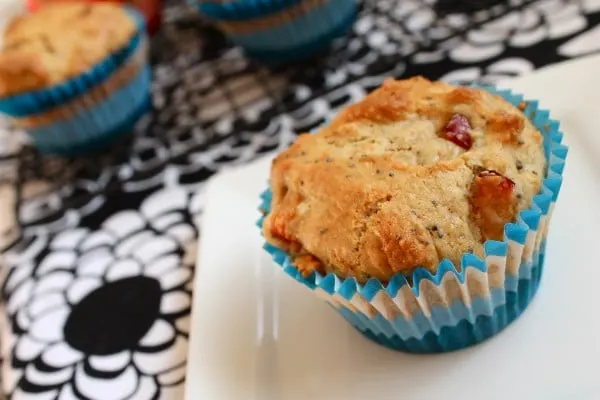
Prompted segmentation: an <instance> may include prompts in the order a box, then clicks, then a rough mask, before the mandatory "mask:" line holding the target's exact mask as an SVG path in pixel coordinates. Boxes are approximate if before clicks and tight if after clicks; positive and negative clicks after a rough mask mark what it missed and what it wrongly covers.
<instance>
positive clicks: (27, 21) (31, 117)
mask: <svg viewBox="0 0 600 400" xmlns="http://www.w3.org/2000/svg"><path fill="white" fill-rule="evenodd" d="M146 46H147V44H146V38H145V33H144V30H143V21H142V18H141V17H140V15H139V14H138V13H137V12H135V11H133V10H132V9H129V8H123V7H121V6H118V5H114V4H110V3H94V4H85V3H55V4H50V5H48V6H45V7H43V8H41V9H40V10H39V11H37V12H35V13H31V14H25V15H22V16H19V17H17V18H15V19H14V20H13V21H12V22H11V23H10V25H9V26H8V28H7V30H6V32H5V34H4V48H3V49H2V51H1V52H0V112H2V113H3V114H6V115H7V116H9V117H11V118H12V122H13V123H14V125H16V126H17V127H18V128H22V129H25V130H26V131H28V132H29V133H30V134H31V135H32V138H33V141H34V144H35V145H36V146H37V147H38V148H39V149H40V150H42V151H47V152H55V153H74V152H79V151H84V150H93V149H95V148H97V147H98V146H102V145H106V144H108V143H110V142H111V141H112V140H114V139H115V138H116V137H117V136H119V135H120V134H121V133H123V132H127V131H128V130H129V129H130V128H131V126H132V125H133V123H135V122H136V121H137V119H138V118H139V117H140V115H141V114H142V113H144V112H145V111H146V110H147V108H148V105H149V87H150V71H149V67H148V64H147V49H146Z"/></svg>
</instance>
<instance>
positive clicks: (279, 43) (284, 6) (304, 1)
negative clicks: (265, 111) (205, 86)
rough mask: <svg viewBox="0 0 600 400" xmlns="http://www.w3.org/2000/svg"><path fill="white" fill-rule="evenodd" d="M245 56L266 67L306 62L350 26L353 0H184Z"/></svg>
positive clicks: (352, 19) (352, 17)
mask: <svg viewBox="0 0 600 400" xmlns="http://www.w3.org/2000/svg"><path fill="white" fill-rule="evenodd" d="M190 1H191V2H193V5H195V6H196V7H197V8H198V10H199V11H200V13H201V14H203V15H205V16H206V17H208V18H209V19H210V20H212V21H213V22H214V23H215V24H216V25H217V26H218V28H219V29H220V30H222V31H223V32H224V33H225V34H227V35H228V36H229V38H230V39H231V40H232V41H233V42H234V43H235V44H236V45H238V46H240V47H242V48H243V49H244V51H245V52H246V54H247V55H248V56H250V57H252V58H256V59H259V60H261V61H264V62H267V63H280V62H288V61H293V60H299V59H302V58H306V57H309V56H311V55H313V54H314V53H316V52H318V51H320V50H322V49H324V48H326V47H327V45H329V44H330V43H331V41H333V40H334V39H336V38H338V37H340V36H343V35H344V34H345V33H346V32H347V31H348V30H349V29H350V28H351V27H352V25H353V24H354V21H355V20H356V14H357V1H356V0H294V1H291V0H265V1H255V0H232V1H229V0H226V1H221V2H215V1H211V0H190Z"/></svg>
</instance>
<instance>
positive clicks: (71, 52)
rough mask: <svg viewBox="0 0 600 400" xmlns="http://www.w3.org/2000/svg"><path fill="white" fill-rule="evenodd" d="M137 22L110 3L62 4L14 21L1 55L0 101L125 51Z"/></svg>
mask: <svg viewBox="0 0 600 400" xmlns="http://www.w3.org/2000/svg"><path fill="white" fill-rule="evenodd" d="M135 31H136V24H135V21H134V20H133V19H132V18H131V17H130V16H129V15H128V14H127V13H126V12H125V10H124V9H123V8H122V7H121V6H119V5H116V4H112V3H85V2H73V3H70V2H64V3H63V2H58V3H52V4H48V5H45V6H44V7H42V8H41V9H40V10H39V11H36V12H34V13H30V14H24V15H22V16H19V17H17V18H15V19H14V20H13V21H12V22H11V23H10V24H9V26H8V28H7V30H6V31H5V33H4V47H3V48H2V50H1V51H0V96H10V95H14V94H18V93H23V92H28V91H32V90H39V89H43V88H46V87H49V86H52V85H55V84H58V83H61V82H63V81H65V80H68V79H70V78H73V77H75V76H77V75H79V74H81V73H82V72H85V71H87V70H89V69H90V68H91V67H92V66H94V65H95V64H97V63H98V62H100V61H102V60H103V59H104V58H105V57H107V56H108V55H110V54H112V53H114V52H116V51H118V50H119V49H120V48H122V47H123V46H124V45H125V44H126V43H127V42H128V41H129V40H130V39H131V37H132V36H133V35H134V33H135Z"/></svg>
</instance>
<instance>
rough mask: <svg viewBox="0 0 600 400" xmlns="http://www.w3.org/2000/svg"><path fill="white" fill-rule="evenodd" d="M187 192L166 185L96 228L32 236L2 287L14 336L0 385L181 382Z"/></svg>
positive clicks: (127, 389)
mask: <svg viewBox="0 0 600 400" xmlns="http://www.w3.org/2000/svg"><path fill="white" fill-rule="evenodd" d="M190 197H191V196H190V195H189V194H188V192H186V191H185V190H184V189H182V188H180V187H175V188H166V189H163V190H160V191H157V192H155V193H154V194H152V195H151V196H149V197H148V198H147V199H146V200H145V201H144V202H143V203H142V204H141V207H140V211H139V212H138V211H132V210H126V211H122V212H119V213H116V214H114V215H112V216H111V217H109V218H108V219H107V220H106V221H104V223H103V224H102V227H101V229H99V230H96V231H93V232H92V231H90V230H89V229H86V228H74V229H69V230H65V231H63V232H62V233H60V234H58V235H57V236H55V237H54V238H52V239H51V240H50V241H48V240H46V239H45V238H42V237H40V238H37V239H36V240H33V241H31V243H30V244H29V246H28V249H29V250H30V252H31V254H30V255H31V256H33V257H32V258H30V261H29V262H26V263H23V264H21V265H18V267H15V268H13V269H12V272H11V273H10V274H9V276H8V277H7V279H6V282H5V285H4V289H5V295H6V300H7V301H6V312H7V315H8V316H9V318H10V319H11V320H12V325H13V335H12V336H13V338H14V339H15V343H14V348H13V349H12V351H10V352H9V354H8V358H7V361H9V362H8V363H7V364H9V365H10V367H11V368H10V371H8V372H7V369H6V368H5V369H4V371H5V373H4V374H3V379H4V383H5V390H6V392H8V393H13V396H14V397H18V396H21V395H25V394H28V393H29V394H32V393H36V394H38V395H42V394H43V395H44V396H46V395H47V396H48V398H56V396H59V397H58V398H61V399H62V398H65V399H69V398H89V399H108V398H114V399H125V398H128V397H129V396H132V395H135V396H134V398H136V399H141V400H143V399H153V398H156V397H157V396H158V395H159V394H160V393H162V390H164V389H165V388H168V387H171V386H173V387H176V386H181V385H182V383H183V381H184V376H185V359H186V356H187V338H188V325H189V311H190V303H191V292H190V286H191V281H192V278H193V259H194V254H193V252H194V251H195V250H194V246H193V245H191V244H193V243H194V241H195V238H196V231H195V228H194V227H193V226H192V225H191V221H190V218H189V214H188V212H187V210H188V207H189V205H188V203H189V200H190ZM42 244H43V246H42ZM34 251H35V252H36V254H35V253H33V252H34ZM27 252H28V251H27V250H25V251H24V252H23V253H21V256H22V255H23V254H26V253H27ZM34 254H35V255H34ZM9 259H10V257H9ZM12 261H13V262H17V263H18V262H20V261H22V260H19V259H13V260H12ZM35 261H37V266H34V262H35ZM3 344H4V343H3ZM44 398H45V397H44Z"/></svg>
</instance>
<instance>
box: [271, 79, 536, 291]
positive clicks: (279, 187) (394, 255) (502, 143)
mask: <svg viewBox="0 0 600 400" xmlns="http://www.w3.org/2000/svg"><path fill="white" fill-rule="evenodd" d="M545 166H546V160H545V157H544V152H543V139H542V136H541V134H540V132H539V131H538V130H537V129H536V128H535V127H534V126H533V124H532V123H531V121H529V119H528V118H527V117H526V116H525V115H524V114H523V113H522V112H521V111H520V110H519V109H517V108H516V107H514V106H513V105H511V104H510V103H508V102H507V101H505V100H504V99H502V98H501V97H500V96H497V95H493V94H490V93H488V92H487V91H485V90H481V89H474V88H466V87H454V86H451V85H449V84H447V83H443V82H430V81H428V80H426V79H424V78H421V77H415V78H411V79H407V80H401V81H394V80H387V81H386V82H385V83H384V84H383V86H382V87H381V88H379V89H377V90H376V91H374V92H373V93H371V94H370V95H369V96H367V97H366V98H365V99H363V100H362V101H360V102H358V103H357V104H354V105H351V106H349V107H347V108H345V109H344V110H343V111H342V112H341V113H340V114H339V115H338V116H337V117H336V118H335V119H334V120H333V121H332V122H331V124H330V125H329V126H327V127H324V128H322V129H321V130H319V131H318V132H317V133H316V134H314V135H311V134H304V135H301V136H300V137H299V138H298V139H297V141H296V142H295V143H294V144H293V145H292V146H291V147H290V148H289V149H287V150H286V151H284V152H283V153H282V154H280V155H279V156H278V157H277V158H276V159H275V160H274V161H273V165H272V168H271V181H270V182H271V190H272V192H273V200H272V203H271V213H270V214H269V215H268V217H267V218H266V219H265V223H264V227H263V230H264V234H265V237H266V238H267V240H268V241H269V242H270V243H272V244H274V245H276V246H278V247H280V248H282V249H284V250H286V251H287V252H288V253H290V254H291V255H292V256H293V258H294V262H295V264H296V266H297V267H298V268H299V269H300V271H301V272H302V273H303V274H304V275H308V274H310V273H311V272H312V271H313V270H317V271H319V272H321V273H328V272H334V273H336V274H337V275H338V276H339V277H341V278H345V277H350V276H354V277H356V278H357V279H358V280H359V281H361V282H364V281H366V280H367V279H369V278H370V277H374V278H377V279H380V280H382V281H388V280H389V279H390V278H391V277H392V276H393V275H394V274H395V273H398V272H400V273H404V274H410V273H411V272H412V271H413V270H414V269H415V268H416V267H418V266H421V267H424V268H426V269H428V270H429V271H431V272H435V271H436V269H437V266H438V264H439V262H440V261H441V260H442V259H444V258H448V259H450V260H451V261H452V262H453V263H454V265H455V266H456V267H457V268H460V258H461V256H462V254H463V253H465V252H473V253H475V254H477V255H479V256H482V255H483V243H484V242H485V240H487V239H495V240H502V239H503V228H504V225H505V224H506V223H508V222H511V221H515V220H516V219H517V216H518V212H519V211H520V210H522V209H526V208H529V207H530V205H531V201H532V198H533V196H535V195H536V194H537V193H539V191H540V189H541V185H542V179H543V175H544V171H545Z"/></svg>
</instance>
